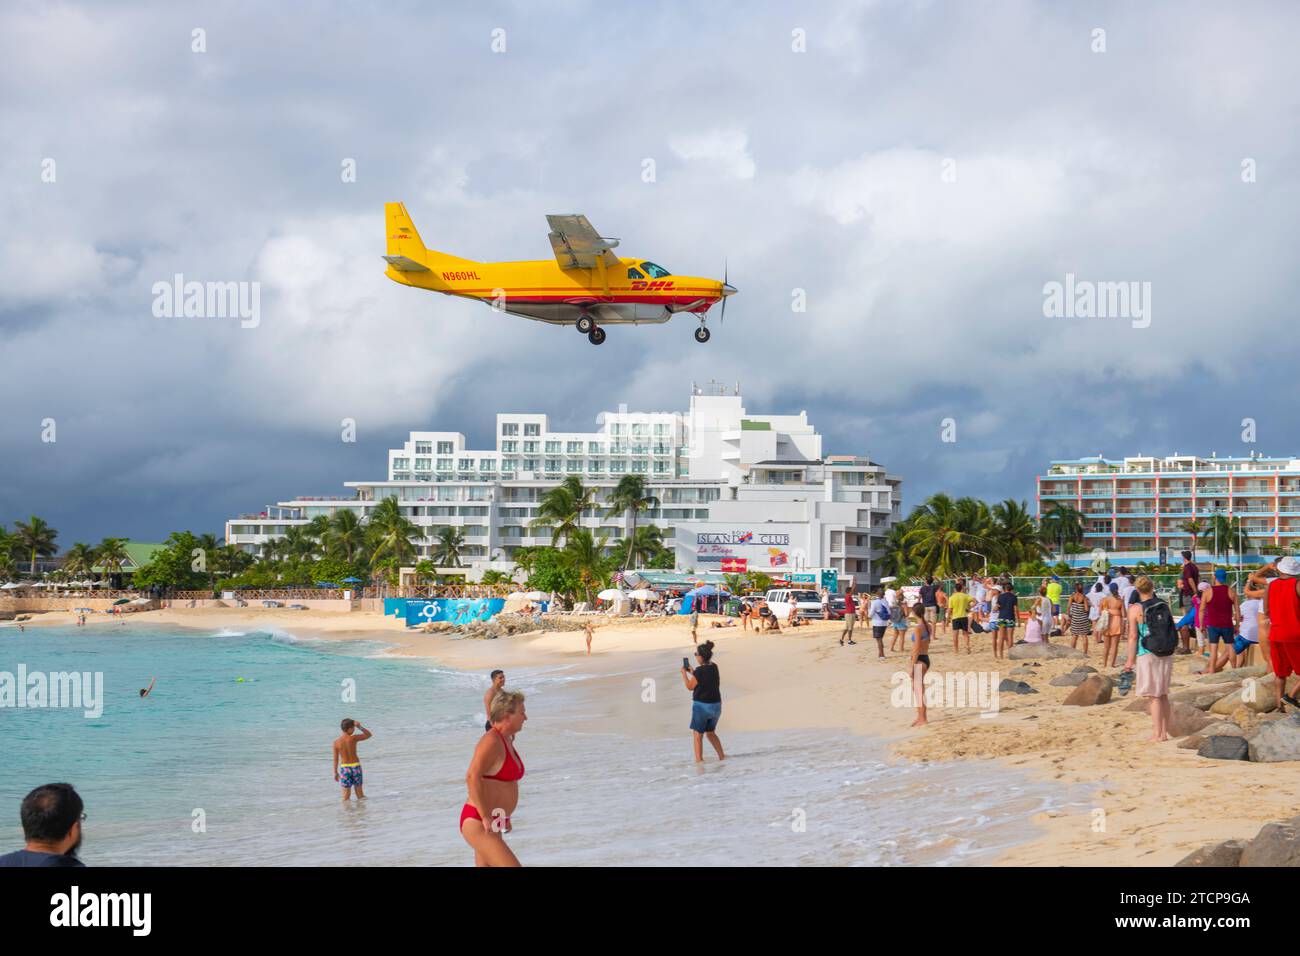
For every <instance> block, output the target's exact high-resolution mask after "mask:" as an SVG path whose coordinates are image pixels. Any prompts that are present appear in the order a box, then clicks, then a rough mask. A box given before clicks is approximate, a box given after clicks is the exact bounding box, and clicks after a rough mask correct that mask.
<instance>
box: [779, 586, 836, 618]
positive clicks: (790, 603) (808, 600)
mask: <svg viewBox="0 0 1300 956" xmlns="http://www.w3.org/2000/svg"><path fill="white" fill-rule="evenodd" d="M766 600H767V606H768V607H770V608H771V609H772V613H773V614H775V615H776V619H777V620H778V621H780V622H781V623H785V621H787V620H788V619H789V617H790V608H791V607H794V608H796V611H795V613H796V614H798V615H799V617H801V618H809V619H811V620H821V616H822V599H821V596H820V595H819V594H818V593H817V592H816V591H806V590H800V589H797V588H773V589H772V590H771V591H768V592H767V599H766Z"/></svg>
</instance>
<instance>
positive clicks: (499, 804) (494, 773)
mask: <svg viewBox="0 0 1300 956" xmlns="http://www.w3.org/2000/svg"><path fill="white" fill-rule="evenodd" d="M488 714H489V716H490V717H491V720H492V729H491V730H489V731H488V732H487V733H485V734H484V735H483V736H482V738H481V739H480V740H479V742H478V746H477V747H475V748H474V756H473V758H471V760H470V762H469V771H468V772H467V773H466V774H465V783H466V785H467V787H468V789H469V800H468V802H466V804H465V806H464V807H462V808H461V811H460V835H461V836H463V837H464V838H465V842H466V843H468V844H469V845H470V846H471V847H473V848H474V865H475V866H519V865H520V864H519V860H518V858H517V857H516V856H515V855H514V853H513V852H512V851H511V849H510V847H508V846H506V841H505V834H507V833H509V832H510V815H511V814H512V813H514V812H515V807H517V806H518V805H519V780H520V778H521V777H523V775H524V762H523V760H522V759H521V758H520V756H519V751H517V750H515V749H514V745H513V743H512V741H513V740H514V737H515V734H517V733H519V731H520V730H522V729H523V726H524V721H526V720H527V719H528V715H527V714H526V713H524V695H523V694H521V693H519V692H518V691H508V690H503V691H501V692H499V693H498V694H497V695H496V696H495V697H493V698H492V703H491V706H490V707H489V709H488Z"/></svg>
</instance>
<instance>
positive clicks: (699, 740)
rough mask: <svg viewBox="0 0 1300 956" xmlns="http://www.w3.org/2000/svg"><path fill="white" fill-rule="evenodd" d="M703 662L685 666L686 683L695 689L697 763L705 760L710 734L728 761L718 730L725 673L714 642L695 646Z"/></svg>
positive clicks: (693, 723) (720, 756)
mask: <svg viewBox="0 0 1300 956" xmlns="http://www.w3.org/2000/svg"><path fill="white" fill-rule="evenodd" d="M695 659H696V661H698V662H699V663H698V664H697V666H696V667H695V669H694V670H692V669H690V668H688V667H686V666H684V665H683V667H682V683H683V684H684V685H685V686H686V689H687V690H689V691H690V692H691V733H692V734H693V735H694V744H695V762H696V763H704V739H705V738H706V737H707V738H708V740H709V743H710V744H712V745H713V749H714V750H715V751H717V754H718V759H719V760H726V759H727V755H726V754H725V753H723V752H722V741H721V740H719V739H718V735H717V733H716V731H717V729H718V721H719V720H721V719H722V676H721V675H720V674H719V673H718V665H717V664H715V663H713V642H712V641H705V642H704V643H703V644H701V645H700V646H699V647H697V648H696V649H695Z"/></svg>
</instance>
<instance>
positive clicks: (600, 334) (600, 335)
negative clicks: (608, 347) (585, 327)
mask: <svg viewBox="0 0 1300 956" xmlns="http://www.w3.org/2000/svg"><path fill="white" fill-rule="evenodd" d="M587 341H588V342H590V343H591V344H592V345H599V344H600V343H601V342H604V341H605V330H604V329H602V328H601V327H600V326H598V325H597V326H593V327H592V329H591V331H590V332H588V333H587Z"/></svg>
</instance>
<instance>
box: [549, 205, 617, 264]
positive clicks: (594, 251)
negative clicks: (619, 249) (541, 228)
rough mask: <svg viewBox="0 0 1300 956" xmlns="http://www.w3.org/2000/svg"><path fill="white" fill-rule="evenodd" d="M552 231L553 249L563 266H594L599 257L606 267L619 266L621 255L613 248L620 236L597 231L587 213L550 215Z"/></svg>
mask: <svg viewBox="0 0 1300 956" xmlns="http://www.w3.org/2000/svg"><path fill="white" fill-rule="evenodd" d="M546 221H547V223H549V224H550V227H551V233H550V236H549V237H548V238H549V239H550V240H551V248H552V249H554V250H555V261H556V262H558V263H559V264H560V268H561V269H594V268H596V262H597V260H598V259H604V262H605V265H606V266H616V265H618V256H616V255H614V253H613V252H612V251H611V250H612V249H613V248H614V247H615V246H617V245H618V240H617V239H605V238H602V237H601V235H600V234H599V233H598V232H596V230H595V229H594V228H593V227H592V225H591V223H589V222H588V221H587V217H586V216H581V215H572V214H570V215H565V216H547V217H546Z"/></svg>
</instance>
